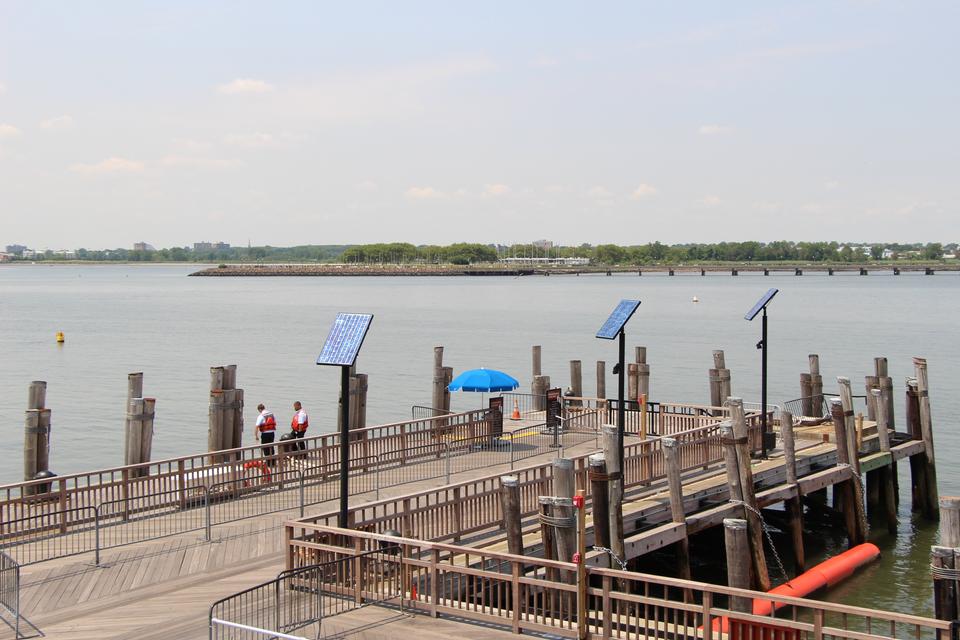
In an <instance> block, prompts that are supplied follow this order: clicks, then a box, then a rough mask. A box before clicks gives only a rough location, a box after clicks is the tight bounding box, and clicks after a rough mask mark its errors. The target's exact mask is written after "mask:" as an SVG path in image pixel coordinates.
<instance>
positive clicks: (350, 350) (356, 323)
mask: <svg viewBox="0 0 960 640" xmlns="http://www.w3.org/2000/svg"><path fill="white" fill-rule="evenodd" d="M371 322H373V314H370V313H338V314H337V318H336V320H334V321H333V326H332V327H330V333H329V334H327V340H326V342H324V343H323V349H322V350H321V351H320V355H319V356H318V357H317V364H322V365H329V366H336V367H340V514H339V518H338V519H337V526H338V527H340V528H341V529H346V528H347V510H348V508H349V496H350V486H349V479H350V367H352V366H353V365H354V364H355V363H356V361H357V354H358V353H360V346H361V345H362V344H363V339H364V338H365V337H366V336H367V330H368V329H370V323H371Z"/></svg>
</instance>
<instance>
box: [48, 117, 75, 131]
mask: <svg viewBox="0 0 960 640" xmlns="http://www.w3.org/2000/svg"><path fill="white" fill-rule="evenodd" d="M72 126H73V117H71V116H56V117H53V118H47V119H46V120H44V121H43V122H41V123H40V128H42V129H50V130H52V131H60V130H63V129H69V128H70V127H72Z"/></svg>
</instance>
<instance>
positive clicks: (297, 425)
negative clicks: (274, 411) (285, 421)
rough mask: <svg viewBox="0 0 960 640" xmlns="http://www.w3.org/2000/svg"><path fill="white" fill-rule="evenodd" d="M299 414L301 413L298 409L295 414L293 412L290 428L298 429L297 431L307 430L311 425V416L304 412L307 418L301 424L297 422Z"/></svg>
mask: <svg viewBox="0 0 960 640" xmlns="http://www.w3.org/2000/svg"><path fill="white" fill-rule="evenodd" d="M299 415H300V412H299V411H297V412H296V413H295V414H293V419H292V420H290V428H291V429H293V430H294V431H296V432H297V433H300V432H303V431H306V430H307V427H309V426H310V418H309V417H307V414H306V413H304V414H303V417H304V418H305V420H304V421H303V424H300V423H299V422H297V417H298V416H299Z"/></svg>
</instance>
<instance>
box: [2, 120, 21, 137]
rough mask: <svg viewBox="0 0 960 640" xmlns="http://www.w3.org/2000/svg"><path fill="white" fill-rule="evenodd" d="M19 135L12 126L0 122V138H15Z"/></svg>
mask: <svg viewBox="0 0 960 640" xmlns="http://www.w3.org/2000/svg"><path fill="white" fill-rule="evenodd" d="M18 135H20V129H17V128H16V127H15V126H13V125H12V124H7V123H5V122H0V138H15V137H17V136H18Z"/></svg>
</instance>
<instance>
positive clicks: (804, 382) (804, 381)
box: [800, 373, 813, 417]
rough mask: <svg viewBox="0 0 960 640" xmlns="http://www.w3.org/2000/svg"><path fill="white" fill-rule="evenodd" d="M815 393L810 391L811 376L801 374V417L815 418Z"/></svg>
mask: <svg viewBox="0 0 960 640" xmlns="http://www.w3.org/2000/svg"><path fill="white" fill-rule="evenodd" d="M812 395H813V393H812V392H811V391H810V374H809V373H801V374H800V415H804V416H808V417H813V398H812V397H811V396H812Z"/></svg>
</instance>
